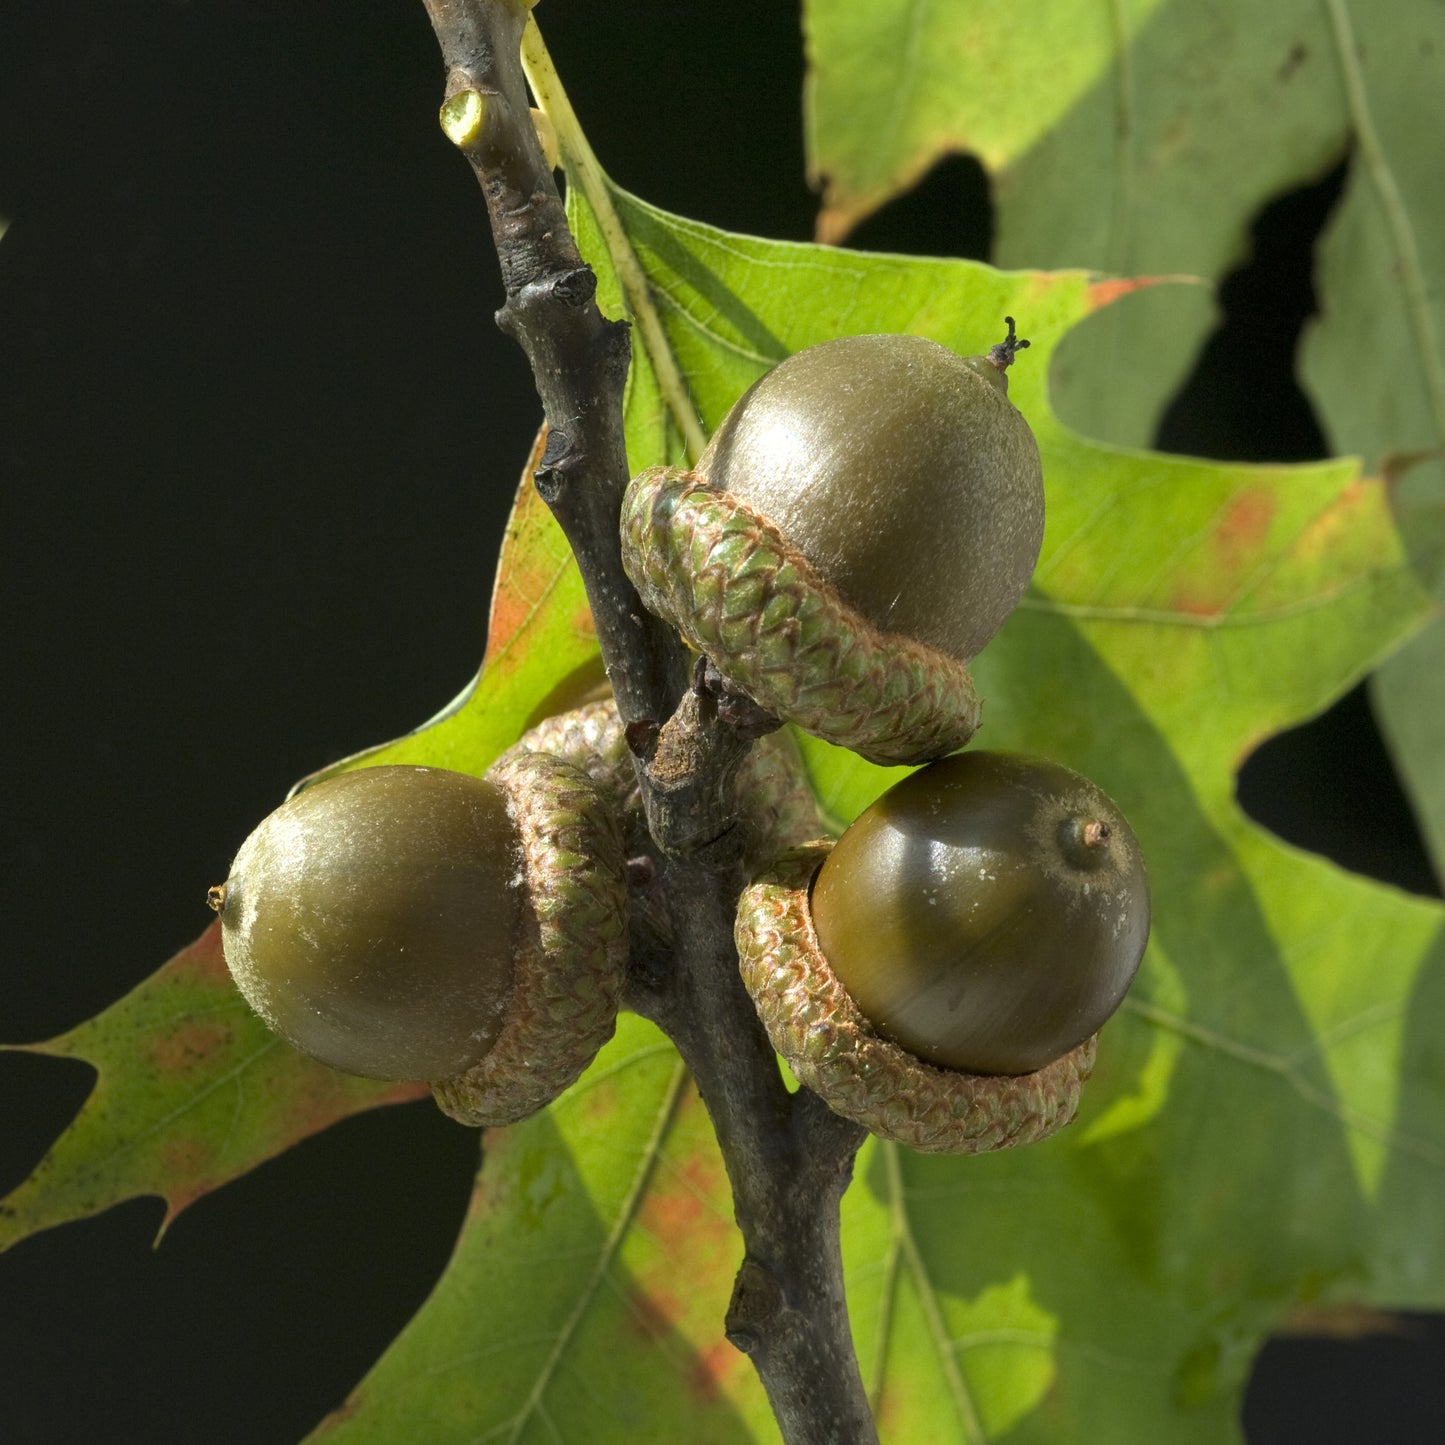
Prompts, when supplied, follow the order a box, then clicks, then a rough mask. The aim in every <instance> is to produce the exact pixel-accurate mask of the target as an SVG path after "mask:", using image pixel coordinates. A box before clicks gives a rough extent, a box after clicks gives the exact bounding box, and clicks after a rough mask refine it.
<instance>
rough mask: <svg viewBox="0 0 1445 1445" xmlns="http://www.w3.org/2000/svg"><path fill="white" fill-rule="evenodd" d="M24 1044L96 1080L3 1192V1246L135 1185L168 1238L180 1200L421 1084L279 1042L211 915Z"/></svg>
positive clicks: (115, 1198)
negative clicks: (141, 975)
mask: <svg viewBox="0 0 1445 1445" xmlns="http://www.w3.org/2000/svg"><path fill="white" fill-rule="evenodd" d="M6 1047H10V1048H14V1047H17V1046H15V1045H7V1046H6ZM21 1047H24V1048H25V1050H26V1051H27V1052H30V1053H36V1054H48V1055H50V1056H51V1057H53V1058H69V1059H81V1060H83V1061H84V1062H86V1063H88V1064H90V1065H91V1066H92V1067H93V1068H94V1069H95V1071H96V1075H97V1077H96V1082H95V1087H94V1089H93V1090H92V1091H91V1093H90V1096H89V1097H88V1098H87V1099H86V1101H85V1103H84V1104H83V1105H82V1107H81V1110H80V1113H79V1114H78V1115H76V1117H75V1119H74V1121H73V1122H72V1123H71V1124H70V1126H69V1127H68V1128H67V1129H66V1131H65V1132H64V1133H63V1134H62V1135H61V1136H60V1138H59V1139H58V1140H57V1141H56V1142H55V1144H54V1146H53V1147H52V1148H51V1150H50V1152H49V1153H48V1154H46V1156H45V1158H44V1159H42V1160H41V1161H40V1163H39V1164H38V1165H37V1166H36V1168H35V1170H34V1172H33V1173H32V1174H31V1175H30V1177H29V1178H28V1179H26V1180H25V1181H24V1182H23V1183H22V1184H20V1185H19V1186H18V1187H17V1188H16V1189H14V1190H13V1191H12V1192H11V1193H10V1194H9V1195H8V1196H7V1197H6V1198H5V1199H3V1200H0V1249H8V1248H9V1247H10V1246H11V1245H12V1244H16V1243H18V1242H19V1241H20V1240H22V1239H24V1238H25V1237H26V1236H27V1235H30V1234H34V1233H35V1232H36V1231H38V1230H41V1229H49V1228H51V1227H52V1226H54V1225H57V1224H64V1223H66V1222H67V1221H69V1220H72V1219H84V1218H86V1217H88V1216H89V1215H92V1214H98V1213H99V1212H100V1211H101V1210H102V1209H108V1208H109V1207H110V1206H111V1205H113V1204H119V1203H120V1202H121V1201H122V1200H125V1199H135V1198H137V1197H138V1196H140V1195H145V1194H158V1195H160V1196H161V1198H162V1199H163V1200H164V1201H165V1206H166V1211H165V1217H164V1218H163V1220H162V1221H161V1232H162V1233H164V1231H165V1229H166V1226H167V1225H169V1224H170V1222H171V1220H173V1219H174V1218H175V1217H176V1215H178V1214H179V1213H180V1212H181V1210H183V1209H184V1208H185V1207H186V1206H187V1205H188V1204H191V1203H193V1202H194V1201H195V1200H197V1199H199V1198H200V1197H201V1196H202V1195H203V1194H208V1193H209V1192H210V1191H211V1190H213V1189H218V1188H220V1186H221V1185H222V1184H225V1183H227V1182H228V1181H229V1180H231V1179H234V1178H236V1177H237V1176H238V1175H240V1174H244V1173H245V1172H246V1171H247V1170H248V1169H253V1168H255V1166H256V1165H257V1164H260V1163H261V1162H263V1161H264V1160H266V1159H270V1158H272V1157H273V1156H274V1155H276V1154H279V1153H280V1152H281V1151H282V1150H283V1149H288V1148H290V1147H291V1145H292V1144H295V1143H297V1142H298V1141H300V1140H302V1139H304V1138H306V1137H307V1136H308V1135H310V1134H315V1133H317V1132H318V1131H319V1130H321V1129H324V1128H326V1127H327V1126H328V1125H330V1124H334V1123H335V1122H336V1121H337V1120H338V1119H344V1118H346V1117H347V1116H348V1115H351V1114H356V1113H360V1112H361V1111H362V1110H364V1109H374V1108H377V1107H378V1106H380V1105H382V1104H396V1103H402V1102H405V1101H406V1100H408V1099H415V1098H418V1097H419V1096H420V1095H422V1094H424V1093H425V1092H426V1089H425V1086H424V1085H418V1084H394V1083H381V1082H378V1081H376V1080H373V1079H357V1078H352V1077H351V1076H350V1075H347V1074H338V1073H337V1072H336V1071H335V1070H334V1069H328V1068H326V1067H325V1066H324V1065H322V1064H317V1063H313V1062H312V1061H311V1060H310V1059H308V1058H305V1057H303V1056H302V1055H301V1054H298V1053H297V1052H296V1051H295V1049H293V1048H291V1047H290V1046H289V1045H288V1044H285V1043H283V1042H282V1041H281V1040H280V1039H279V1038H277V1037H276V1035H275V1034H273V1033H272V1032H271V1031H270V1029H268V1028H267V1027H266V1026H265V1024H263V1023H262V1022H261V1021H260V1019H258V1018H257V1017H256V1015H255V1014H253V1013H252V1012H251V1010H250V1009H249V1008H248V1007H247V1005H246V1004H245V1003H244V1002H243V1001H242V999H241V996H240V994H238V993H237V992H236V988H235V985H234V984H233V983H232V982H231V975H230V974H229V973H228V972H227V971H226V962H225V959H224V958H223V957H222V956H221V927H220V923H219V921H217V922H215V923H212V924H211V926H210V927H209V928H208V929H207V930H206V931H205V932H204V933H203V934H202V935H201V936H200V937H199V938H198V939H197V940H196V941H195V942H194V943H193V944H191V945H190V946H189V947H187V948H184V949H182V950H181V952H180V953H178V954H177V955H176V956H175V957H174V958H173V959H171V961H170V962H169V963H167V964H166V965H165V966H164V967H163V968H161V969H160V971H159V972H157V973H155V974H153V975H152V976H151V977H150V978H148V979H146V980H145V982H144V983H142V984H140V985H139V986H138V987H137V988H135V989H134V990H133V991H132V992H130V993H129V994H127V995H126V996H125V997H124V998H122V999H120V1000H119V1001H118V1002H116V1003H114V1004H112V1005H111V1006H110V1007H109V1008H108V1009H106V1010H105V1011H104V1012H103V1013H102V1014H100V1015H98V1016H97V1017H96V1018H94V1019H91V1020H90V1021H89V1022H88V1023H83V1024H81V1025H80V1026H79V1027H78V1028H75V1029H72V1030H71V1031H70V1032H69V1033H66V1034H62V1035H61V1036H60V1037H59V1038H57V1039H51V1040H50V1041H49V1042H48V1043H43V1044H30V1045H25V1046H21Z"/></svg>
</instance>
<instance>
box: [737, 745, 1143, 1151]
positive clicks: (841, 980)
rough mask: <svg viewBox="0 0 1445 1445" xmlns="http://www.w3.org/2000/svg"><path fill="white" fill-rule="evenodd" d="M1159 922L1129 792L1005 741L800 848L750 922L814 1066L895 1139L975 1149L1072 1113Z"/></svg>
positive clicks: (768, 1003) (750, 974)
mask: <svg viewBox="0 0 1445 1445" xmlns="http://www.w3.org/2000/svg"><path fill="white" fill-rule="evenodd" d="M1148 934H1149V885H1148V878H1147V875H1146V872H1145V868H1144V861H1143V857H1142V855H1141V853H1140V850H1139V845H1138V841H1137V840H1136V838H1135V837H1134V834H1133V831H1132V830H1131V829H1130V827H1129V824H1128V822H1127V821H1126V820H1125V818H1124V816H1123V814H1122V813H1121V812H1120V811H1119V809H1118V807H1117V806H1116V805H1115V804H1114V803H1113V802H1112V801H1111V800H1110V799H1109V798H1108V797H1107V796H1106V795H1105V794H1104V793H1103V792H1101V791H1100V790H1099V789H1098V788H1097V787H1096V786H1095V785H1094V784H1093V783H1091V782H1089V781H1088V779H1086V778H1083V777H1081V776H1080V775H1079V774H1078V773H1075V772H1073V771H1071V770H1070V769H1068V768H1065V767H1062V766H1061V765H1059V764H1057V763H1053V762H1048V761H1044V760H1042V759H1038V758H1029V757H1022V756H1016V755H1011V754H1006V753H988V752H969V753H961V754H958V755H957V756H954V757H949V758H945V759H943V760H942V761H940V762H936V763H933V764H931V765H929V766H928V767H925V768H921V769H919V770H918V771H917V772H915V773H912V774H910V775H909V776H908V777H907V778H905V779H904V780H903V781H902V782H900V783H898V784H896V785H895V786H894V787H893V788H891V789H889V791H888V792H886V793H885V794H884V795H883V796H882V797H881V798H879V799H878V800H877V801H876V802H875V803H874V804H873V805H872V806H871V807H869V808H868V809H866V810H865V811H864V812H863V813H862V814H861V815H860V816H859V817H858V819H857V820H856V821H855V822H854V823H853V824H852V825H851V826H850V827H849V828H848V829H846V830H845V831H844V833H843V835H842V837H841V838H840V839H839V840H838V842H837V844H836V845H833V846H831V847H830V846H829V845H828V844H827V843H820V844H812V845H809V846H807V847H805V848H801V849H795V850H792V851H791V852H788V853H785V854H784V855H783V856H782V857H781V858H779V859H778V860H777V862H776V863H774V864H773V865H772V866H771V867H770V868H768V869H767V870H765V871H764V872H763V873H762V874H761V875H760V876H759V877H758V878H757V879H756V880H755V881H754V883H753V884H752V885H751V886H750V887H749V888H748V889H747V890H745V891H744V893H743V896H742V898H741V900H740V902H739V907H738V918H737V928H736V938H737V944H738V953H739V957H740V960H741V967H742V975H743V980H744V982H745V984H746V985H747V987H748V990H749V992H750V993H751V994H752V996H753V999H754V1002H755V1003H756V1005H757V1008H758V1012H759V1015H760V1017H761V1018H762V1020H763V1023H764V1026H765V1027H766V1029H767V1031H768V1035H769V1037H770V1038H771V1040H772V1043H773V1047H774V1048H775V1049H777V1051H778V1052H779V1053H780V1054H782V1055H783V1057H784V1058H785V1059H786V1060H787V1061H788V1063H789V1065H790V1066H791V1067H792V1069H793V1071H794V1073H795V1074H796V1075H797V1076H798V1078H799V1079H800V1080H801V1081H802V1082H803V1083H804V1084H806V1085H807V1086H808V1087H809V1088H811V1089H813V1090H814V1091H815V1092H816V1093H818V1094H819V1095H821V1097H822V1098H823V1099H824V1100H825V1102H827V1103H828V1104H829V1105H830V1106H831V1107H832V1108H833V1109H834V1110H835V1111H836V1112H837V1113H840V1114H843V1115H845V1116H847V1117H848V1118H852V1119H855V1120H856V1121H858V1122H859V1123H861V1124H863V1125H865V1126H866V1127H867V1128H869V1129H870V1130H872V1131H873V1132H874V1133H876V1134H880V1135H882V1136H884V1137H885V1138H890V1139H895V1140H898V1141H899V1142H902V1143H905V1144H909V1145H911V1146H912V1147H913V1148H915V1149H922V1150H926V1151H933V1152H956V1153H976V1152H981V1151H983V1150H989V1149H999V1148H1005V1147H1008V1146H1010V1145H1014V1144H1021V1143H1027V1142H1030V1141H1032V1140H1035V1139H1040V1138H1043V1137H1045V1136H1047V1135H1048V1134H1051V1133H1053V1132H1054V1131H1055V1130H1057V1129H1059V1128H1061V1127H1062V1126H1063V1125H1064V1124H1066V1123H1068V1122H1069V1120H1070V1119H1072V1118H1073V1116H1074V1113H1075V1110H1076V1109H1077V1107H1078V1102H1079V1095H1080V1091H1081V1089H1082V1087H1083V1083H1084V1081H1085V1080H1086V1079H1087V1078H1088V1076H1089V1072H1090V1070H1091V1069H1092V1067H1093V1061H1094V1052H1095V1045H1096V1039H1097V1035H1098V1030H1099V1029H1100V1028H1101V1027H1102V1025H1103V1024H1104V1022H1105V1021H1106V1020H1107V1019H1108V1018H1109V1017H1110V1015H1111V1014H1112V1013H1113V1012H1114V1010H1115V1009H1117V1008H1118V1006H1119V1004H1120V1002H1121V1000H1122V999H1123V997H1124V994H1125V992H1126V990H1127V989H1128V987H1129V984H1130V983H1131V982H1132V980H1133V978H1134V975H1135V973H1136V972H1137V970H1138V967H1139V963H1140V960H1141V959H1142V958H1143V955H1144V947H1145V944H1146V942H1147V939H1148Z"/></svg>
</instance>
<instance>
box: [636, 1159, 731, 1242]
mask: <svg viewBox="0 0 1445 1445" xmlns="http://www.w3.org/2000/svg"><path fill="white" fill-rule="evenodd" d="M664 1180H665V1182H663V1181H664ZM726 1198H727V1193H726V1185H725V1183H724V1181H723V1178H722V1166H721V1162H720V1160H719V1159H718V1157H717V1156H716V1155H715V1154H712V1153H708V1154H692V1155H690V1156H688V1157H687V1158H686V1159H684V1160H683V1161H682V1162H681V1164H680V1166H679V1167H677V1168H676V1169H674V1170H672V1171H670V1172H669V1173H668V1174H666V1175H660V1176H659V1184H658V1187H656V1188H654V1189H653V1190H651V1191H650V1192H649V1193H648V1195H647V1197H646V1199H645V1200H644V1201H643V1204H642V1208H641V1211H640V1219H641V1222H642V1224H643V1226H644V1228H646V1229H647V1230H648V1232H649V1233H650V1234H651V1235H652V1236H653V1237H654V1238H655V1239H656V1240H657V1241H658V1243H659V1244H660V1245H661V1246H662V1247H663V1249H664V1250H665V1251H666V1252H667V1253H668V1254H670V1255H671V1256H672V1258H674V1259H678V1260H682V1259H688V1258H692V1257H695V1256H696V1253H697V1248H698V1237H699V1235H706V1234H711V1235H721V1236H726V1237H728V1238H731V1227H730V1226H729V1224H728V1222H727V1220H726V1219H724V1218H723V1217H722V1216H721V1215H719V1214H718V1212H717V1210H716V1209H715V1208H713V1207H712V1201H715V1200H718V1199H726Z"/></svg>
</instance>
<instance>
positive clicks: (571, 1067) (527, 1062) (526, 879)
mask: <svg viewBox="0 0 1445 1445" xmlns="http://www.w3.org/2000/svg"><path fill="white" fill-rule="evenodd" d="M488 776H489V777H491V778H493V779H495V780H496V781H497V782H498V783H499V784H500V785H501V786H502V788H503V789H505V791H506V793H507V796H508V799H509V800H510V804H511V810H512V816H513V820H514V821H515V822H516V824H517V828H518V833H519V835H520V838H521V852H522V858H521V867H522V878H521V887H522V889H523V891H524V895H525V906H524V907H523V909H522V913H523V917H524V919H525V920H526V922H525V923H524V927H523V937H522V939H521V940H520V943H519V947H518V951H517V956H516V966H515V978H516V983H515V985H514V987H513V991H512V998H511V1001H510V1003H509V1004H508V1008H507V1018H506V1022H505V1023H504V1024H503V1026H502V1031H501V1034H500V1035H499V1036H498V1038H497V1041H496V1043H495V1044H494V1045H493V1046H492V1049H491V1052H490V1053H488V1054H487V1056H486V1057H485V1058H484V1059H482V1060H481V1061H480V1062H479V1063H476V1064H474V1065H472V1067H471V1068H469V1069H467V1070H466V1071H465V1072H464V1073H462V1074H459V1075H457V1076H456V1077H455V1078H452V1079H446V1080H442V1081H440V1082H437V1083H434V1084H433V1085H432V1094H433V1097H434V1098H435V1099H436V1101H437V1103H438V1105H439V1106H440V1107H441V1109H442V1111H443V1112H444V1113H446V1114H448V1115H450V1116H451V1117H452V1118H453V1119H456V1120H457V1121H458V1122H459V1123H462V1124H469V1125H472V1126H473V1127H477V1128H481V1127H484V1126H492V1125H499V1124H513V1123H516V1122H517V1121H518V1120H521V1119H525V1118H527V1117H528V1116H529V1115H531V1114H535V1113H536V1112H537V1111H538V1110H539V1109H542V1108H544V1107H545V1106H546V1105H547V1104H549V1103H551V1101H552V1100H553V1099H555V1098H556V1097H557V1095H558V1094H560V1093H561V1092H562V1091H563V1090H564V1089H566V1088H568V1087H569V1086H570V1085H571V1084H573V1083H575V1082H576V1080H577V1078H578V1077H579V1076H580V1075H581V1073H582V1071H583V1070H584V1069H585V1068H586V1067H587V1066H588V1064H590V1063H591V1062H592V1060H593V1059H594V1058H595V1057H596V1055H597V1051H598V1050H599V1049H600V1048H601V1047H602V1046H603V1044H605V1043H606V1042H607V1041H608V1039H610V1038H611V1037H612V1034H613V1031H614V1030H615V1028H616V1025H617V1000H618V996H619V993H620V992H621V987H622V974H623V968H624V966H625V963H626V958H627V913H628V908H627V881H626V867H625V860H624V857H623V850H622V838H621V833H620V829H619V825H618V822H617V817H616V814H615V812H614V810H613V809H612V807H611V806H609V804H608V801H607V800H606V798H605V797H604V795H603V794H602V792H601V791H600V790H599V789H598V788H597V786H596V785H595V784H594V783H593V782H592V781H591V780H590V779H589V778H588V777H587V776H586V775H585V774H584V773H582V772H580V771H578V770H577V769H576V768H574V767H572V766H570V765H569V764H567V763H565V762H563V761H562V760H561V759H560V758H555V757H550V756H548V755H547V754H545V753H530V754H511V755H506V756H504V757H503V758H501V759H499V760H498V762H497V763H495V764H494V765H493V766H492V768H491V769H490V770H489V772H488Z"/></svg>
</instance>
